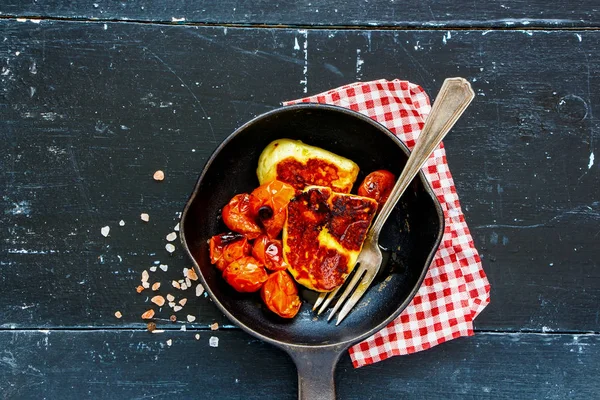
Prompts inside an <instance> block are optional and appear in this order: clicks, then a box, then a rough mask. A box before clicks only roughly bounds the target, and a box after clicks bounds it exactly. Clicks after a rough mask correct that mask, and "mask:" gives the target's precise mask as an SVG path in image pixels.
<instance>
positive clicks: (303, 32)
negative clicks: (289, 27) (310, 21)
mask: <svg viewBox="0 0 600 400" xmlns="http://www.w3.org/2000/svg"><path fill="white" fill-rule="evenodd" d="M298 33H299V34H300V35H302V37H303V38H304V43H303V45H302V47H303V49H302V52H303V53H304V68H302V74H303V76H304V79H302V80H301V81H300V84H301V85H302V86H304V87H303V88H302V91H303V92H304V93H308V31H307V30H306V29H300V30H298Z"/></svg>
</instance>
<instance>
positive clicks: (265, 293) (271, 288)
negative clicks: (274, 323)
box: [260, 271, 302, 318]
mask: <svg viewBox="0 0 600 400" xmlns="http://www.w3.org/2000/svg"><path fill="white" fill-rule="evenodd" d="M260 297H262V299H263V301H264V302H265V304H266V305H267V307H269V310H271V311H273V312H274V313H275V314H277V315H279V316H280V317H283V318H294V317H295V316H296V314H298V310H300V306H301V305H302V302H301V301H300V297H299V296H298V289H297V288H296V284H295V283H294V280H293V279H292V277H291V276H290V275H289V274H288V273H287V272H286V271H277V272H275V273H273V274H271V275H269V279H267V281H266V282H265V284H264V285H263V287H262V289H261V290H260Z"/></svg>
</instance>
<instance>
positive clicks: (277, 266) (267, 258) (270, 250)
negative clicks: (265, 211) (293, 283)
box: [252, 235, 288, 271]
mask: <svg viewBox="0 0 600 400" xmlns="http://www.w3.org/2000/svg"><path fill="white" fill-rule="evenodd" d="M252 256H253V257H254V258H256V259H257V260H258V261H260V262H261V263H263V264H264V266H265V268H267V269H269V270H271V271H283V270H286V269H287V267H288V263H286V262H285V260H284V259H283V246H282V245H281V240H275V239H269V237H268V236H267V235H262V236H259V237H258V238H257V239H256V240H255V241H254V246H252Z"/></svg>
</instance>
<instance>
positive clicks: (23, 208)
mask: <svg viewBox="0 0 600 400" xmlns="http://www.w3.org/2000/svg"><path fill="white" fill-rule="evenodd" d="M13 205H14V207H13V208H11V209H8V210H6V211H5V214H11V215H24V216H26V217H28V216H29V214H31V204H30V203H29V202H28V201H25V200H23V201H19V202H18V203H13Z"/></svg>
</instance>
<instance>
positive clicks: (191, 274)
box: [186, 268, 198, 286]
mask: <svg viewBox="0 0 600 400" xmlns="http://www.w3.org/2000/svg"><path fill="white" fill-rule="evenodd" d="M186 275H187V277H188V278H190V279H191V280H193V281H197V280H198V275H197V274H196V271H195V270H194V268H190V269H188V271H187V274H186ZM188 286H191V285H188Z"/></svg>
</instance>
